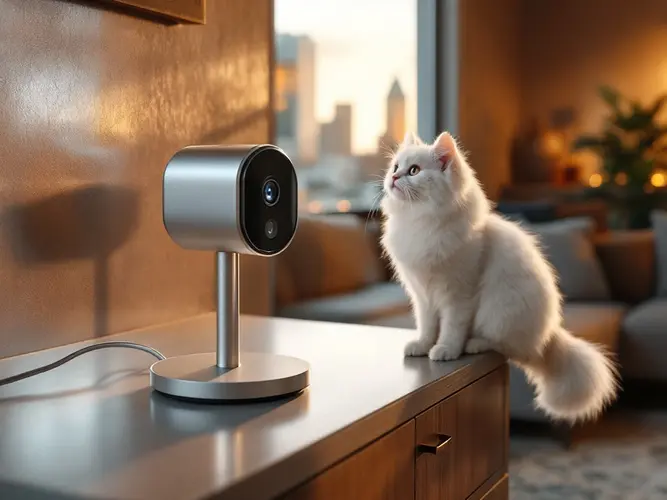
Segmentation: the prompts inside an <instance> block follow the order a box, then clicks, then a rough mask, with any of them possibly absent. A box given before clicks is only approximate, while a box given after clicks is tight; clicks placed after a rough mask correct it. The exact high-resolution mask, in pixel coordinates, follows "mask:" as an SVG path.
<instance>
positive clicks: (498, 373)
mask: <svg viewBox="0 0 667 500" xmlns="http://www.w3.org/2000/svg"><path fill="white" fill-rule="evenodd" d="M507 384H508V370H507V366H503V367H502V368H499V369H498V370H495V371H493V372H491V373H490V374H489V375H487V376H486V377H484V378H482V379H480V380H478V381H477V382H475V383H473V384H471V385H469V386H468V387H466V388H465V389H463V390H461V391H460V392H458V393H457V394H455V395H453V396H451V397H449V398H447V399H445V400H444V401H442V402H441V403H438V404H437V405H435V406H434V407H432V408H430V409H429V410H427V411H425V412H424V413H422V414H421V415H419V416H418V417H417V419H416V443H417V457H416V468H415V475H416V478H415V479H416V488H415V490H416V498H417V500H435V499H438V500H463V499H465V498H467V497H468V496H469V495H471V494H472V493H473V492H475V490H476V489H477V488H478V487H479V486H480V485H482V484H483V483H484V482H485V481H487V479H489V478H490V476H492V475H493V474H494V473H496V472H498V471H502V472H504V471H505V470H506V467H507V458H506V456H507V439H508V422H507V419H506V404H507V401H506V386H507ZM477 493H479V496H480V497H481V496H483V494H484V493H485V492H477ZM476 496H477V495H476Z"/></svg>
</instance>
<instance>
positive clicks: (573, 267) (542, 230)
mask: <svg viewBox="0 0 667 500" xmlns="http://www.w3.org/2000/svg"><path fill="white" fill-rule="evenodd" d="M528 229H529V230H530V231H532V232H533V233H535V234H536V236H537V238H538V240H539V242H540V243H541V246H542V248H543V251H544V253H545V257H546V258H547V259H548V260H549V262H550V263H551V265H552V266H553V267H554V269H555V271H556V273H557V274H558V281H559V287H560V290H561V292H562V293H563V295H564V296H565V297H566V298H567V299H568V300H604V301H606V300H609V298H610V293H609V286H608V284H607V280H606V278H605V276H604V273H603V271H602V265H601V264H600V261H599V260H598V257H597V254H596V253H595V248H594V247H593V242H592V237H593V234H594V232H595V223H594V221H593V220H592V219H589V218H587V217H573V218H571V219H561V220H557V221H554V222H549V223H544V224H531V225H530V226H528Z"/></svg>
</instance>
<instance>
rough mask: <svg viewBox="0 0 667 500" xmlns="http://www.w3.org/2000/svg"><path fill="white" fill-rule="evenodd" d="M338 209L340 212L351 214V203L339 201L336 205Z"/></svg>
mask: <svg viewBox="0 0 667 500" xmlns="http://www.w3.org/2000/svg"><path fill="white" fill-rule="evenodd" d="M336 208H337V209H338V211H339V212H349V211H350V202H349V201H348V200H339V201H338V203H336Z"/></svg>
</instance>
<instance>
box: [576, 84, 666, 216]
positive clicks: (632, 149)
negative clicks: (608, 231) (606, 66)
mask: <svg viewBox="0 0 667 500" xmlns="http://www.w3.org/2000/svg"><path fill="white" fill-rule="evenodd" d="M598 92H599V95H600V97H601V98H602V99H603V100H604V102H605V103H606V104H607V106H608V107H609V113H608V115H607V117H606V120H605V125H604V128H603V130H602V133H601V134H599V135H584V136H581V137H579V138H577V139H576V140H575V141H574V142H573V149H574V150H575V151H576V150H590V151H592V152H594V153H595V154H597V155H598V156H599V157H600V159H601V166H602V170H601V171H600V172H598V174H597V175H595V176H594V177H592V178H591V182H590V184H591V186H590V187H589V188H588V189H587V190H586V191H587V195H589V196H592V197H595V198H602V199H605V200H607V202H608V203H609V205H610V210H611V214H612V216H613V219H615V220H612V221H611V225H612V226H615V227H616V228H625V229H639V228H645V227H649V226H650V212H651V210H652V209H653V208H654V207H655V206H656V204H657V203H658V201H659V199H660V198H662V197H663V196H664V189H660V188H663V187H664V186H665V183H666V181H667V177H666V174H664V173H662V172H661V169H662V168H663V167H664V166H665V164H666V161H667V126H665V125H663V124H661V123H659V122H658V120H657V115H658V113H659V112H660V110H661V109H662V107H663V105H664V104H665V103H666V102H667V95H666V96H660V97H658V98H657V99H655V100H654V101H653V102H652V103H651V104H649V105H647V106H643V105H642V104H640V103H639V102H637V101H634V100H631V99H628V98H625V97H623V96H621V95H620V93H619V92H618V91H617V90H615V89H613V88H612V87H609V86H602V87H600V88H599V90H598Z"/></svg>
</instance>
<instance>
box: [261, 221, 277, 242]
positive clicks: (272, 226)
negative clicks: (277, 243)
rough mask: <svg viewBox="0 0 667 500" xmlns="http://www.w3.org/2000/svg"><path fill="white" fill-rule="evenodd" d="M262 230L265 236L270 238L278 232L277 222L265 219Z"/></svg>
mask: <svg viewBox="0 0 667 500" xmlns="http://www.w3.org/2000/svg"><path fill="white" fill-rule="evenodd" d="M264 232H265V233H266V236H267V238H269V239H270V240H272V239H273V238H275V237H276V235H277V234H278V223H277V222H276V221H274V220H273V219H269V220H267V221H266V225H265V226H264Z"/></svg>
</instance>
